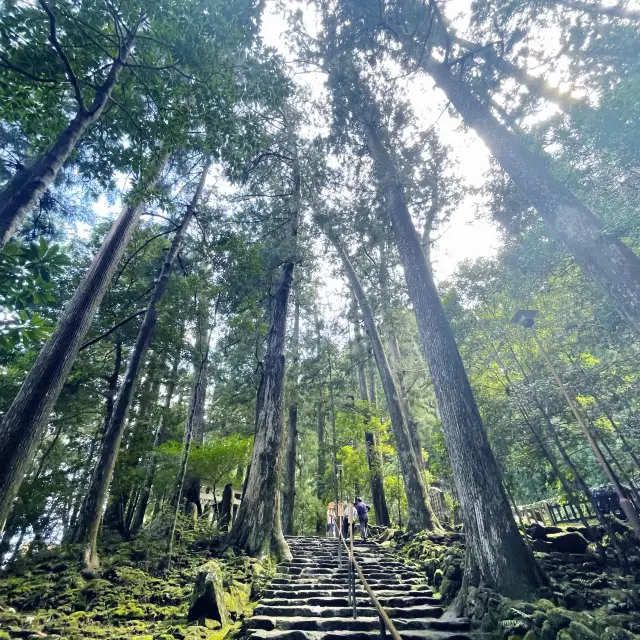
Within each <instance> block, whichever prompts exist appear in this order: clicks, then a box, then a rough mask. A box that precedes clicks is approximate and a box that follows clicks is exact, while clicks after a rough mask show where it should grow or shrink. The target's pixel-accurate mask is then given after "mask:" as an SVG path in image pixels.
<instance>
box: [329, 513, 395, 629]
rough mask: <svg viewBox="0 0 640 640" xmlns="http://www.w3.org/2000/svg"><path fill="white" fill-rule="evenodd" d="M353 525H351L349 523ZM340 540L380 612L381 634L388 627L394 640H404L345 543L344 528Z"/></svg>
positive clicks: (354, 595) (339, 536)
mask: <svg viewBox="0 0 640 640" xmlns="http://www.w3.org/2000/svg"><path fill="white" fill-rule="evenodd" d="M349 524H351V523H349ZM351 535H352V536H353V531H351ZM338 539H339V540H342V544H343V545H344V548H345V549H346V550H347V555H348V556H349V561H350V562H351V563H352V565H353V566H354V567H355V569H356V571H357V573H358V576H359V577H360V580H361V581H362V586H363V587H364V590H365V591H366V592H367V595H368V596H369V599H370V600H371V602H373V605H374V606H375V608H376V609H377V610H378V615H379V617H380V620H381V622H382V623H384V626H382V625H380V632H381V635H382V636H383V637H384V627H386V628H387V629H388V630H389V633H390V634H391V636H392V637H393V640H402V637H401V636H400V634H399V633H398V630H397V629H396V627H395V625H394V624H393V622H392V621H391V618H390V617H389V614H388V613H387V612H386V611H385V610H384V607H383V606H382V605H381V604H380V602H379V600H378V598H376V595H375V593H374V592H373V590H372V589H371V587H370V586H369V583H368V582H367V579H366V578H365V577H364V574H363V573H362V569H361V568H360V565H359V564H358V561H357V560H356V558H355V556H354V554H353V552H352V549H349V547H348V546H347V543H346V542H345V540H344V538H343V537H342V527H340V531H339V532H338ZM355 597H356V594H355V589H354V591H353V598H354V602H355Z"/></svg>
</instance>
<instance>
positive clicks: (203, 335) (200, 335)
mask: <svg viewBox="0 0 640 640" xmlns="http://www.w3.org/2000/svg"><path fill="white" fill-rule="evenodd" d="M198 307H199V309H198V327H197V338H196V354H195V358H194V371H198V368H199V367H200V366H202V370H201V373H200V382H199V384H198V385H197V389H196V380H194V393H195V392H196V390H197V395H196V396H193V398H192V402H194V403H195V409H194V414H193V434H192V437H191V445H192V446H194V447H201V446H202V445H203V444H204V416H205V402H206V399H207V386H208V359H207V360H206V361H203V356H204V354H205V353H206V352H207V351H208V349H209V345H208V344H207V340H208V339H209V334H210V328H209V299H208V297H206V296H201V299H200V300H199V301H198ZM185 487H186V488H185V498H186V507H185V511H186V512H187V513H188V508H189V505H190V504H194V505H195V506H196V509H197V512H198V517H200V516H202V504H201V503H200V488H201V478H200V477H199V476H196V475H193V474H189V475H188V476H187V478H186V479H185Z"/></svg>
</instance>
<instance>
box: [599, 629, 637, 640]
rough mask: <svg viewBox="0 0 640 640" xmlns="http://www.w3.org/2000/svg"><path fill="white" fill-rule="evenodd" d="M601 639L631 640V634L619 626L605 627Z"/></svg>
mask: <svg viewBox="0 0 640 640" xmlns="http://www.w3.org/2000/svg"><path fill="white" fill-rule="evenodd" d="M601 640H633V634H632V633H630V632H629V631H627V630H626V629H622V628H621V627H607V628H606V629H605V630H604V633H603V634H602V636H601Z"/></svg>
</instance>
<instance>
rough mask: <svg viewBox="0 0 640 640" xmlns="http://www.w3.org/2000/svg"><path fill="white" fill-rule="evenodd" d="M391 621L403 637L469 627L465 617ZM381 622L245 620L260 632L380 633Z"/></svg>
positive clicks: (373, 619) (366, 619)
mask: <svg viewBox="0 0 640 640" xmlns="http://www.w3.org/2000/svg"><path fill="white" fill-rule="evenodd" d="M393 624H394V625H395V627H396V629H398V631H399V632H400V633H401V635H402V637H403V639H404V638H405V637H407V634H409V633H413V632H420V631H440V632H448V633H460V632H464V631H467V630H469V628H470V626H469V621H468V620H467V619H466V618H458V619H451V620H438V619H415V620H397V621H396V620H394V621H393ZM379 625H380V622H379V619H378V618H377V617H364V616H363V617H359V618H356V619H355V620H354V619H353V618H352V617H345V618H298V617H292V618H270V617H266V616H254V617H253V618H250V619H249V620H247V622H246V624H245V628H246V629H250V630H261V631H290V630H291V631H294V630H300V631H375V632H377V633H378V634H379V633H380V631H379V629H380V626H379Z"/></svg>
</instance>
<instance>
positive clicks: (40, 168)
mask: <svg viewBox="0 0 640 640" xmlns="http://www.w3.org/2000/svg"><path fill="white" fill-rule="evenodd" d="M137 29H138V25H136V26H135V28H133V29H132V30H131V31H130V32H129V35H128V37H127V38H126V40H125V41H124V42H123V44H122V48H121V50H120V51H119V53H118V57H117V58H116V59H115V60H114V62H113V64H112V65H111V69H110V70H109V73H108V75H107V77H106V79H105V81H104V83H103V84H102V85H100V86H99V87H98V88H97V89H96V93H95V97H94V99H93V102H92V104H91V106H90V107H89V108H88V109H86V108H84V107H83V106H82V107H80V108H79V109H78V113H77V114H76V116H75V118H74V119H73V120H72V121H71V122H70V123H69V124H68V125H67V127H66V128H65V129H64V130H63V131H62V133H61V134H60V135H59V136H58V138H57V139H56V141H55V142H54V144H53V146H52V147H51V149H50V150H49V151H48V152H47V153H46V154H45V155H44V156H42V157H41V158H39V159H38V160H36V161H35V162H34V163H33V164H32V165H31V166H30V167H27V168H24V169H22V170H20V171H18V172H17V173H16V174H14V176H13V177H12V178H11V180H9V182H8V183H7V184H6V185H5V186H4V187H3V188H2V191H0V249H1V248H2V247H4V246H5V245H6V244H7V242H9V240H10V239H11V237H12V236H13V234H14V233H15V232H16V230H17V228H18V225H19V224H20V223H21V222H22V220H23V219H24V218H25V216H26V215H27V214H28V213H29V211H31V209H32V208H33V207H34V206H35V204H36V203H37V202H38V200H39V199H40V197H41V196H42V194H43V193H44V192H45V191H46V190H47V188H48V187H49V185H51V183H52V182H53V181H54V180H55V179H56V177H57V175H58V173H59V172H60V169H62V167H63V165H64V163H65V162H66V161H67V159H68V158H69V156H70V155H71V153H72V152H73V150H74V149H75V147H76V145H77V144H78V141H79V140H80V138H82V136H83V135H84V133H85V131H86V130H87V129H88V128H89V127H90V126H91V125H92V124H93V123H94V122H96V121H97V120H98V119H99V118H100V116H101V115H102V112H103V111H104V108H105V106H106V105H107V103H108V102H109V98H110V97H111V93H112V92H113V89H114V87H115V86H116V84H117V82H118V78H119V76H120V73H121V72H122V69H123V68H124V65H125V62H126V60H127V58H128V57H129V54H130V53H131V50H132V48H133V44H134V42H135V38H136V32H137Z"/></svg>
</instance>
